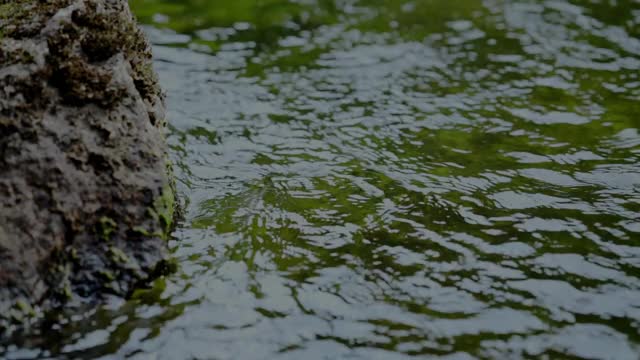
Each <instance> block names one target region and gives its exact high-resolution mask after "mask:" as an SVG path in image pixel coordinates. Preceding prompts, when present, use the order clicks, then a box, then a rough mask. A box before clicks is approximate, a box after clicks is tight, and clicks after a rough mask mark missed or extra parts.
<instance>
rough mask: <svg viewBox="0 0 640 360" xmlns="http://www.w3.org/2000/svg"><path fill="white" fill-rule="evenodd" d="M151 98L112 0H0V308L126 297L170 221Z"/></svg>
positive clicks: (16, 313)
mask: <svg viewBox="0 0 640 360" xmlns="http://www.w3.org/2000/svg"><path fill="white" fill-rule="evenodd" d="M163 132H164V114H163V100H162V94H161V91H160V89H159V87H158V84H157V80H156V77H155V74H154V72H153V69H152V67H151V53H150V48H149V45H148V44H147V42H146V41H145V39H144V37H143V35H142V34H141V32H140V30H139V29H138V28H137V27H136V25H135V21H134V18H133V17H132V15H131V13H130V11H129V8H128V4H127V2H126V1H125V0H0V318H4V322H5V323H6V321H7V319H9V318H14V319H15V320H20V319H21V318H22V317H24V316H25V315H26V314H27V313H30V312H32V310H33V309H34V308H40V309H49V308H52V307H57V306H60V305H63V304H65V303H68V302H69V300H71V299H74V300H85V301H87V300H90V301H93V300H99V299H100V298H101V297H103V296H104V295H105V294H117V295H126V294H128V293H130V291H132V289H133V288H134V287H135V286H136V284H138V283H140V282H141V281H145V279H148V278H149V277H150V276H151V275H153V274H154V272H155V271H157V268H158V266H159V264H161V263H162V260H163V259H164V257H165V254H166V237H167V235H168V233H169V231H170V227H171V223H172V219H173V208H174V201H173V187H172V183H171V179H170V175H169V174H170V171H169V166H168V164H167V160H166V159H167V158H166V148H165V147H166V144H165V140H164V134H163Z"/></svg>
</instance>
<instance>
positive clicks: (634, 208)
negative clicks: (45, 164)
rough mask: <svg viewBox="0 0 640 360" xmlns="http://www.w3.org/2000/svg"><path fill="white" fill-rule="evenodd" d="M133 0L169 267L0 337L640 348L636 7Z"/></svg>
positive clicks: (69, 351)
mask: <svg viewBox="0 0 640 360" xmlns="http://www.w3.org/2000/svg"><path fill="white" fill-rule="evenodd" d="M131 4H132V7H133V9H134V11H135V12H136V13H137V14H138V15H139V17H140V19H141V21H142V22H143V23H145V24H147V26H146V27H145V30H146V31H147V33H148V34H149V36H150V38H151V39H152V41H153V42H154V44H155V48H154V51H155V56H156V68H157V70H158V72H159V74H160V78H161V82H162V84H163V86H164V88H165V89H166V91H167V93H168V108H169V122H170V124H171V131H170V137H169V142H170V145H171V156H172V158H173V160H174V161H175V163H176V165H177V166H176V171H177V176H178V180H179V190H180V194H181V199H182V201H183V202H184V204H185V219H184V221H183V222H182V223H181V224H180V226H179V228H178V229H177V231H176V232H175V240H174V241H172V242H171V244H170V245H171V248H172V249H173V253H174V256H175V258H176V259H177V260H178V263H179V264H180V268H179V270H178V272H177V273H175V274H173V275H171V276H168V277H166V278H164V279H160V280H158V281H157V282H156V283H155V287H154V288H153V289H151V290H148V291H140V292H138V293H137V294H136V296H135V298H134V299H132V300H130V301H128V302H122V301H119V302H118V301H114V302H113V303H110V304H108V305H107V306H105V307H102V308H99V309H94V310H92V311H90V312H89V313H87V314H84V315H76V316H73V317H70V319H69V321H68V323H66V324H61V325H57V326H55V327H54V328H53V329H51V330H49V331H47V332H46V334H45V335H37V334H34V335H31V336H26V337H24V338H22V339H21V340H20V341H19V342H18V344H19V345H16V346H10V347H5V348H2V349H0V354H2V353H4V356H5V357H7V358H10V359H16V358H32V357H40V358H47V357H59V358H87V357H104V358H123V357H128V358H132V359H189V358H197V359H264V358H273V359H320V358H349V359H404V358H409V357H412V356H417V357H420V356H423V357H424V356H426V355H430V356H435V355H441V356H443V358H446V359H473V358H487V359H489V358H509V359H521V358H522V359H525V358H581V357H583V358H584V357H586V358H600V359H637V358H638V357H639V356H640V355H638V354H639V353H640V162H639V159H640V133H639V131H640V115H639V114H640V102H639V101H638V99H640V71H639V70H640V2H639V1H637V0H636V1H633V0H618V1H597V2H596V1H571V2H569V1H524V0H520V1H499V0H486V1H484V2H480V1H475V0H466V1H463V0H459V1H458V0H456V1H451V0H415V1H400V0H397V1H382V0H368V1H364V0H362V1H356V0H335V1H332V0H297V1H293V0H290V1H285V0H262V1H249V0H234V1H232V2H229V1H211V0H210V1H202V0H181V1H169V0H133V1H132V2H131Z"/></svg>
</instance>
